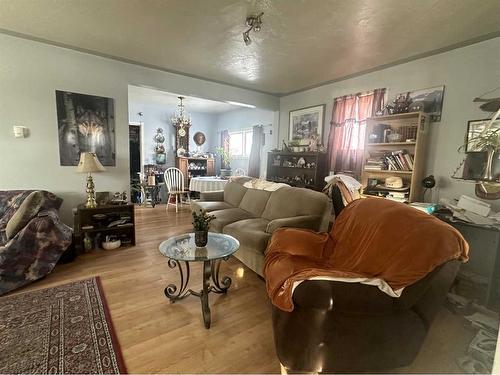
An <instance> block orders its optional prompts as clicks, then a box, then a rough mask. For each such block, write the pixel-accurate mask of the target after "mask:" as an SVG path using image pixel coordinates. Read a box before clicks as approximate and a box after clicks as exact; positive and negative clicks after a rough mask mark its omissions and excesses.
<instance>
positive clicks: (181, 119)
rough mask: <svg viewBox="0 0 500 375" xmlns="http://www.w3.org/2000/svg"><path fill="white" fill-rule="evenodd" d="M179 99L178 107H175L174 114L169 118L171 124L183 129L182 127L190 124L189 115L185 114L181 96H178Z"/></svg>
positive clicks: (187, 126)
mask: <svg viewBox="0 0 500 375" xmlns="http://www.w3.org/2000/svg"><path fill="white" fill-rule="evenodd" d="M178 98H179V100H180V104H179V105H178V107H179V109H177V110H176V111H175V113H174V115H173V116H172V117H171V118H170V121H171V122H172V125H173V126H175V127H177V128H179V129H183V128H184V127H186V128H189V127H190V126H191V116H189V115H186V112H185V108H184V104H183V103H182V101H183V100H184V97H183V96H179V97H178Z"/></svg>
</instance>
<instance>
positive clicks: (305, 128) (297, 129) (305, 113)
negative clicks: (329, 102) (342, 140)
mask: <svg viewBox="0 0 500 375" xmlns="http://www.w3.org/2000/svg"><path fill="white" fill-rule="evenodd" d="M325 107H326V105H325V104H321V105H316V106H312V107H306V108H301V109H296V110H293V111H290V115H289V132H288V139H289V141H298V142H299V144H300V145H303V146H307V145H309V143H310V142H311V140H312V139H317V140H322V139H323V129H324V125H325Z"/></svg>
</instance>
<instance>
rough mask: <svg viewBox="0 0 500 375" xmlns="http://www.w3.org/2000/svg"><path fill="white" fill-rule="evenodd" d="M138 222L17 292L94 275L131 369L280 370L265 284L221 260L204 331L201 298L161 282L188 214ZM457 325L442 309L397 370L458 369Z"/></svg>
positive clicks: (168, 274) (153, 213)
mask: <svg viewBox="0 0 500 375" xmlns="http://www.w3.org/2000/svg"><path fill="white" fill-rule="evenodd" d="M136 221H137V232H136V234H137V244H136V246H134V247H129V248H123V249H116V250H111V251H105V250H99V251H94V252H92V253H90V254H84V255H81V256H79V257H78V258H77V259H76V260H75V261H74V262H72V263H69V264H63V265H59V266H57V267H56V269H55V270H54V272H53V273H52V274H50V275H49V276H48V277H46V278H45V279H43V280H41V281H39V282H36V283H34V284H32V285H30V286H28V287H26V288H23V289H21V290H19V292H24V291H27V290H34V289H40V288H45V287H49V286H53V285H57V284H62V283H66V282H70V281H74V280H77V279H83V278H88V277H91V276H100V277H101V280H102V284H103V288H104V293H105V295H106V299H107V301H108V304H109V308H110V312H111V316H112V319H113V324H114V326H115V329H116V331H117V335H118V339H119V342H120V345H121V348H122V352H123V356H124V359H125V362H126V365H127V368H128V370H129V372H130V373H203V372H210V373H279V371H280V366H279V362H278V360H277V358H276V354H275V350H274V343H273V337H272V326H271V309H270V304H269V300H268V298H267V294H266V291H265V284H264V281H263V280H262V279H260V278H259V277H258V276H257V275H256V274H255V273H254V272H252V271H251V270H249V269H248V268H246V267H245V266H243V265H242V264H241V263H240V262H239V261H238V260H236V259H235V258H231V259H230V260H229V261H228V262H226V263H223V264H222V267H221V275H228V276H230V277H231V278H232V279H233V284H232V286H231V288H230V290H229V292H228V294H227V295H217V294H211V295H210V307H211V311H212V327H211V328H210V329H209V330H207V329H205V328H204V326H203V319H202V315H201V306H200V301H199V299H197V298H194V297H188V298H186V299H184V300H182V301H179V302H177V303H175V304H170V303H169V302H168V300H167V299H166V297H165V295H164V294H163V290H164V288H165V286H166V285H167V284H169V283H176V284H178V282H179V280H178V278H179V275H178V271H177V270H176V269H170V268H169V267H168V265H167V261H166V258H164V257H163V256H162V255H161V254H160V253H159V251H158V245H159V244H160V242H161V241H163V240H165V239H167V238H169V237H171V236H173V235H176V234H181V233H186V232H189V231H190V229H191V215H190V211H189V210H188V209H187V208H184V209H183V210H181V211H180V212H179V213H178V214H176V213H175V211H174V210H173V209H172V208H171V209H170V211H169V212H168V213H167V212H166V211H165V206H157V207H155V208H143V207H138V208H136ZM191 270H192V273H191V284H190V286H191V288H193V289H196V288H201V265H199V264H196V263H195V264H193V265H192V268H191ZM462 325H463V323H462V321H461V319H459V317H457V316H453V315H452V314H450V313H449V312H448V311H447V310H445V309H443V311H442V312H441V313H440V314H439V316H438V318H437V320H436V322H435V323H434V325H433V327H432V329H431V332H430V333H429V335H428V337H427V339H426V344H425V345H424V348H423V349H422V351H421V353H420V355H419V356H418V357H417V360H416V361H415V363H414V364H413V365H412V366H410V367H406V368H404V369H399V371H400V372H401V371H402V372H412V373H415V372H420V373H424V372H460V370H459V368H458V367H457V365H456V363H455V358H456V357H458V356H460V355H462V354H463V353H464V351H465V348H466V345H468V341H467V340H469V341H470V338H471V337H470V333H467V332H465V333H464V332H463V326H462Z"/></svg>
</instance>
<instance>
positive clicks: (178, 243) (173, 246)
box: [160, 232, 240, 329]
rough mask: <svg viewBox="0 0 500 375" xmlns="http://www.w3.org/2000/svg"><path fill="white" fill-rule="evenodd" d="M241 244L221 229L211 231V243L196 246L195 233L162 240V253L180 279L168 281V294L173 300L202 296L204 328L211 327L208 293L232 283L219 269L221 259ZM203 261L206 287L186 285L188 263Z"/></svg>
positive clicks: (209, 234) (204, 285)
mask: <svg viewBox="0 0 500 375" xmlns="http://www.w3.org/2000/svg"><path fill="white" fill-rule="evenodd" d="M239 247H240V243H239V242H238V240H237V239H236V238H234V237H231V236H229V235H227V234H221V233H210V232H209V233H208V243H207V245H206V246H205V247H196V245H195V243H194V233H187V234H182V235H180V236H175V237H172V238H169V239H168V240H166V241H163V242H162V243H161V244H160V253H162V254H163V255H164V256H166V257H167V258H168V266H169V267H170V268H172V269H173V268H178V269H179V273H180V277H181V282H180V286H179V287H177V286H176V285H174V284H169V285H167V287H166V288H165V296H167V298H168V299H169V300H170V303H174V302H176V301H178V300H181V299H183V298H186V297H187V296H190V295H192V296H196V297H199V298H200V300H201V310H202V312H203V321H204V323H205V328H207V329H208V328H210V323H211V316H210V307H209V306H208V294H209V293H210V292H213V293H219V294H220V293H226V292H227V290H228V289H229V287H230V286H231V279H230V278H229V277H227V276H225V277H224V278H222V280H220V279H219V270H220V264H221V261H222V260H227V259H228V258H229V257H230V256H231V255H232V254H234V253H235V252H236V251H237V250H238V249H239ZM190 262H203V289H202V290H200V291H199V292H196V291H194V290H192V289H187V286H188V283H189V276H190V270H189V263H190Z"/></svg>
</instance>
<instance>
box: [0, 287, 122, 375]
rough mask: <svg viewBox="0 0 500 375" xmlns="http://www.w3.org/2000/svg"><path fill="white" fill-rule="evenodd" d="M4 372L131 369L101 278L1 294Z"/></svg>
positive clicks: (0, 370)
mask: <svg viewBox="0 0 500 375" xmlns="http://www.w3.org/2000/svg"><path fill="white" fill-rule="evenodd" d="M0 373H2V374H6V373H10V374H14V373H15V374H19V373H25V374H26V373H49V374H118V373H126V368H125V365H124V362H123V359H122V357H121V352H120V347H119V345H118V341H117V339H116V336H115V332H114V329H113V324H112V322H111V317H110V315H109V311H108V307H107V304H106V300H105V298H104V294H103V292H102V287H101V285H100V280H99V278H92V279H88V280H81V281H77V282H74V283H71V284H64V285H60V286H56V287H53V288H48V289H42V290H37V291H34V292H26V293H21V294H17V295H13V296H9V297H1V298H0Z"/></svg>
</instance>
